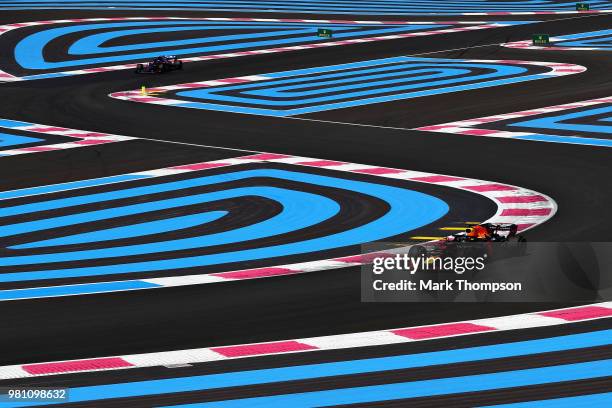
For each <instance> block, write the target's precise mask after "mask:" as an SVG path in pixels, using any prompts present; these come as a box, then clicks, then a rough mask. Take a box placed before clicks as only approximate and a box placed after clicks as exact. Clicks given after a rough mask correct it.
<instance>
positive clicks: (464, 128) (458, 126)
mask: <svg viewBox="0 0 612 408" xmlns="http://www.w3.org/2000/svg"><path fill="white" fill-rule="evenodd" d="M604 103H612V96H609V97H605V98H597V99H589V100H586V101H580V102H572V103H565V104H562V105H554V106H548V107H545V108H538V109H529V110H524V111H519V112H513V113H504V114H501V115H492V116H485V117H482V118H475V119H467V120H460V121H456V122H449V123H443V124H440V125H430V126H423V127H419V128H416V129H414V130H422V131H428V132H441V133H453V134H458V135H469V136H487V137H501V138H514V137H517V136H527V135H533V132H531V133H526V132H512V131H506V130H492V129H486V128H484V127H482V126H484V125H486V124H487V123H492V122H499V121H502V120H509V119H515V118H524V117H529V116H535V115H541V114H545V113H552V112H559V111H564V110H568V109H576V108H582V107H587V106H593V105H600V104H604Z"/></svg>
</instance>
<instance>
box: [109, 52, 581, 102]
mask: <svg viewBox="0 0 612 408" xmlns="http://www.w3.org/2000/svg"><path fill="white" fill-rule="evenodd" d="M459 61H460V62H479V63H499V64H515V65H536V66H542V67H548V68H550V71H548V72H545V73H543V74H541V75H547V76H551V77H558V76H565V75H573V74H579V73H581V72H584V71H586V70H587V69H586V67H584V66H582V65H576V64H567V63H559V62H539V61H520V60H483V59H466V60H459ZM268 79H277V78H273V77H271V76H266V74H262V75H248V76H241V77H233V78H222V79H215V80H209V81H201V82H188V83H184V84H176V85H168V86H159V87H155V88H150V89H148V90H147V94H146V95H143V94H142V91H141V90H139V89H135V90H131V91H121V92H114V93H111V94H109V96H110V97H111V98H115V99H121V100H124V101H132V102H141V103H152V104H155V105H178V104H184V103H185V101H184V100H180V99H171V98H163V97H160V96H157V95H156V94H158V93H164V92H170V91H178V90H181V89H196V88H209V87H214V86H222V85H231V84H237V83H246V82H256V81H265V80H268Z"/></svg>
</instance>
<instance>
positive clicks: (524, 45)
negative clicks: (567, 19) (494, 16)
mask: <svg viewBox="0 0 612 408" xmlns="http://www.w3.org/2000/svg"><path fill="white" fill-rule="evenodd" d="M563 40H565V39H564V38H560V37H551V38H549V41H550V42H551V43H555V42H558V41H563ZM502 46H503V47H508V48H520V49H522V50H546V51H596V50H601V48H598V47H542V46H539V45H533V42H532V41H530V40H525V41H514V42H509V43H504V44H502Z"/></svg>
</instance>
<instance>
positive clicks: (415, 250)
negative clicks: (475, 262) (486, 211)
mask: <svg viewBox="0 0 612 408" xmlns="http://www.w3.org/2000/svg"><path fill="white" fill-rule="evenodd" d="M517 231H518V227H517V225H516V224H506V223H485V224H479V225H475V226H473V227H469V228H466V230H465V231H463V232H459V233H457V234H453V235H449V236H448V237H446V238H445V239H442V240H438V241H433V242H428V243H425V244H422V245H413V246H412V247H411V248H410V250H409V252H408V256H410V257H414V258H416V257H420V256H425V257H442V258H444V257H480V256H484V257H486V258H489V259H490V258H492V257H494V256H495V257H497V256H496V255H499V256H500V257H504V256H517V255H524V254H525V251H526V245H527V240H526V239H525V237H523V236H522V235H519V234H517Z"/></svg>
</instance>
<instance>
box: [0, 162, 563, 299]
mask: <svg viewBox="0 0 612 408" xmlns="http://www.w3.org/2000/svg"><path fill="white" fill-rule="evenodd" d="M266 162H267V163H282V164H290V165H296V166H305V167H315V168H324V169H328V170H336V171H346V172H350V173H355V174H367V175H372V176H378V177H385V178H391V179H398V180H408V181H413V182H418V183H426V184H433V185H438V186H445V187H451V188H457V189H460V190H464V191H469V192H472V193H475V194H479V195H481V196H484V197H486V198H488V199H490V200H492V201H493V202H494V203H495V204H496V206H497V211H496V213H495V214H494V215H493V216H492V217H491V218H489V219H488V220H486V221H483V222H506V223H513V224H517V225H518V227H519V230H520V231H526V230H528V229H531V228H534V227H536V226H538V225H540V224H542V223H544V222H546V221H547V220H549V219H550V218H551V217H553V216H554V214H555V213H556V211H557V204H556V202H555V201H554V200H553V199H551V198H550V197H548V196H546V195H544V194H542V193H539V192H536V191H532V190H528V189H525V188H522V187H517V186H513V185H509V184H502V183H496V182H491V181H483V180H476V179H469V178H464V177H457V176H447V175H441V174H435V173H426V172H420V171H412V170H401V169H395V168H389V167H379V166H370V165H365V164H355V163H346V162H340V161H334V160H321V159H312V158H307V157H299V156H289V155H283V154H276V153H258V154H254V155H249V156H242V157H237V158H232V159H223V160H217V161H210V162H202V163H193V164H187V165H180V166H172V167H166V168H161V169H156V170H148V171H141V172H135V173H129V175H140V176H147V177H163V176H167V175H174V174H180V173H187V172H193V171H199V170H206V169H213V168H219V167H228V166H235V165H240V164H247V163H266ZM56 191H62V190H56ZM391 252H393V250H392V251H391ZM378 255H381V253H366V254H356V255H348V256H343V257H338V258H331V259H322V260H317V261H310V262H301V263H293V264H285V265H276V266H269V267H261V268H253V269H243V270H233V271H226V272H218V273H210V274H197V275H184V276H169V277H161V278H150V279H138V280H137V282H147V283H150V284H153V285H155V287H149V288H147V289H157V288H162V287H176V286H187V285H202V284H212V283H221V282H229V281H237V280H248V279H259V278H269V277H276V276H286V275H294V274H301V273H308V272H315V271H323V270H330V269H339V268H346V267H351V266H359V265H365V264H368V263H371V262H372V259H373V257H375V256H378ZM107 283H109V282H102V284H107ZM76 286H78V285H76ZM24 290H27V289H24ZM13 292H17V291H13ZM77 294H78V293H77ZM66 296H71V295H66ZM41 297H44V296H41ZM18 299H20V297H18V296H15V297H13V298H11V299H6V300H5V301H10V300H18Z"/></svg>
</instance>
